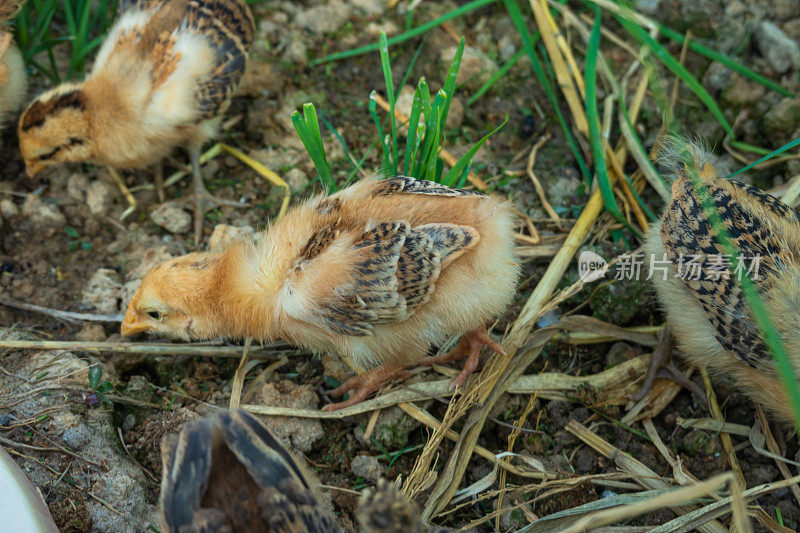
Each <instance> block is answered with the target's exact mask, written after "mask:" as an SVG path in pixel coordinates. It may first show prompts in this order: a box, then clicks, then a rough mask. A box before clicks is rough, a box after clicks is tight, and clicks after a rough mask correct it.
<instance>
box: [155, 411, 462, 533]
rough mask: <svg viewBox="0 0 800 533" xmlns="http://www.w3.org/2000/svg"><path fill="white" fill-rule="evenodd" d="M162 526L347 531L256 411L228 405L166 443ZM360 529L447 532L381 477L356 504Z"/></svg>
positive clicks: (365, 532)
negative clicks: (429, 522)
mask: <svg viewBox="0 0 800 533" xmlns="http://www.w3.org/2000/svg"><path fill="white" fill-rule="evenodd" d="M161 457H162V462H163V473H162V477H161V498H160V501H159V511H160V515H161V526H162V531H165V532H176V533H178V532H188V531H263V532H265V533H302V532H309V533H312V532H319V533H343V532H344V529H342V527H341V526H339V524H337V523H336V520H335V519H334V517H333V515H332V514H331V512H330V511H329V510H327V509H325V508H324V507H323V506H321V505H320V503H319V501H318V499H317V495H316V491H317V490H318V483H317V482H316V481H315V479H314V477H313V476H312V475H311V474H309V473H308V472H307V470H306V469H305V468H304V466H303V465H302V464H301V463H300V462H298V461H297V460H295V458H294V457H292V455H291V454H289V452H288V451H287V450H286V449H285V448H284V447H283V446H281V444H280V442H278V440H277V439H276V438H275V437H274V436H273V435H272V434H271V433H270V432H269V430H268V429H267V428H266V427H265V426H264V425H263V424H262V423H261V422H260V421H259V420H258V419H257V418H256V417H254V416H253V415H251V414H250V413H248V412H246V411H231V412H222V413H219V414H216V415H214V416H211V417H208V418H204V419H201V420H196V421H193V422H189V423H187V424H186V425H185V426H184V427H183V429H182V430H181V432H180V434H179V435H177V436H168V437H165V438H164V440H163V441H162V443H161ZM357 514H358V520H359V523H360V528H359V531H361V532H362V533H407V532H410V533H445V532H454V531H455V530H452V529H446V528H438V527H432V526H428V525H426V524H423V523H422V522H420V519H419V511H418V510H417V509H416V508H415V506H414V505H413V504H412V503H410V502H409V501H407V500H405V499H404V498H403V497H402V495H401V494H400V491H399V490H397V488H396V487H395V486H394V485H392V484H390V483H387V482H385V481H383V480H381V481H380V482H379V483H378V485H377V487H376V489H375V490H372V491H369V490H368V491H364V493H363V495H362V496H361V499H360V501H359V506H358V511H357Z"/></svg>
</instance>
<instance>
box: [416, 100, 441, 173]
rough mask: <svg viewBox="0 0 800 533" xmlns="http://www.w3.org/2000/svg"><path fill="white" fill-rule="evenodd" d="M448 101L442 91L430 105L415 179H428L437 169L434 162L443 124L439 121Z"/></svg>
mask: <svg viewBox="0 0 800 533" xmlns="http://www.w3.org/2000/svg"><path fill="white" fill-rule="evenodd" d="M423 98H424V94H423ZM446 99H447V95H446V94H445V92H444V91H443V90H441V89H440V90H439V91H438V92H437V93H436V98H434V99H433V104H431V105H430V111H429V114H428V115H427V116H426V117H425V118H426V120H425V133H424V136H423V139H422V147H421V150H422V151H421V154H422V157H420V159H419V161H418V163H417V167H416V173H415V174H414V176H415V177H423V178H424V179H428V178H427V176H430V174H429V172H433V170H434V169H435V166H433V163H432V160H435V159H436V157H438V153H439V141H440V139H441V133H440V131H439V130H440V128H441V122H440V121H439V119H440V118H441V116H442V108H443V106H444V101H445V100H446ZM423 106H424V103H423Z"/></svg>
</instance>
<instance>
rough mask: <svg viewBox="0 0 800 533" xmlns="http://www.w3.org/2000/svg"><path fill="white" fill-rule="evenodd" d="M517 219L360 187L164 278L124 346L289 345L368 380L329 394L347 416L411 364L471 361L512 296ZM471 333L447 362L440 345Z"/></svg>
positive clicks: (161, 274) (165, 270)
mask: <svg viewBox="0 0 800 533" xmlns="http://www.w3.org/2000/svg"><path fill="white" fill-rule="evenodd" d="M513 232H514V216H513V214H512V210H511V206H510V205H509V203H508V202H504V201H500V200H498V199H496V198H493V197H491V196H486V195H484V194H481V193H477V192H475V191H468V190H461V189H451V188H448V187H444V186H442V185H439V184H436V183H432V182H429V181H424V180H416V179H414V178H407V177H396V178H390V179H385V180H378V179H370V180H365V181H362V182H359V183H357V184H355V185H353V186H351V187H349V188H347V189H344V190H342V191H340V192H339V193H337V194H334V195H332V196H329V197H322V196H319V197H316V198H312V199H311V200H309V201H307V202H305V203H303V204H301V205H298V206H297V207H294V208H293V209H291V210H289V212H287V213H286V215H285V216H283V217H282V218H281V219H279V220H277V221H276V222H274V223H273V224H272V225H271V226H270V227H268V228H267V229H266V230H264V232H262V233H261V234H260V235H259V236H258V239H256V242H255V243H252V242H238V243H236V244H233V245H231V246H230V247H229V248H227V249H226V250H225V251H223V252H221V253H194V254H189V255H187V256H184V257H181V258H178V259H173V260H171V261H168V262H166V263H163V264H161V265H158V266H156V267H155V268H154V269H153V270H151V271H150V272H149V273H148V274H147V275H146V276H145V278H144V279H143V280H142V284H141V286H140V287H139V289H138V290H137V291H136V293H135V295H134V296H133V298H132V300H131V302H130V304H129V305H128V310H127V312H126V315H125V320H124V322H123V323H122V334H123V335H134V334H138V333H151V334H155V335H161V336H167V337H171V338H179V339H184V340H198V339H213V338H219V337H228V338H244V337H253V338H255V339H258V340H260V341H270V340H274V339H283V340H286V341H289V342H292V343H295V344H297V345H300V346H304V347H306V348H309V349H311V350H312V351H315V352H335V353H337V354H339V355H340V356H341V357H342V358H344V359H345V360H347V362H348V363H350V365H351V366H354V367H356V368H361V369H369V370H367V371H366V372H364V373H362V374H360V375H358V376H355V377H354V378H352V379H350V380H348V381H347V382H345V383H344V384H342V386H341V387H339V388H337V389H336V390H334V391H333V392H332V394H333V395H334V396H341V395H343V394H344V393H346V392H348V391H355V394H354V395H353V396H352V397H351V398H350V399H349V400H347V401H345V402H342V403H338V404H333V405H328V406H326V408H327V409H338V408H342V407H346V406H349V405H353V404H355V403H358V402H360V401H362V400H363V399H365V398H366V397H367V396H368V395H369V394H371V393H372V392H374V391H376V390H378V389H379V388H380V387H381V386H383V385H384V384H385V383H386V382H388V381H390V380H392V379H394V378H396V377H401V376H404V375H406V373H407V372H406V368H407V367H409V366H412V365H419V364H433V363H446V362H449V361H453V360H455V359H460V358H464V357H466V359H467V362H466V364H465V366H464V370H463V371H462V372H461V374H459V376H458V377H457V378H456V379H455V380H454V385H461V384H463V383H464V381H465V380H466V379H467V377H468V376H469V374H470V373H471V372H472V371H474V370H475V368H476V367H477V365H478V355H479V353H480V350H481V348H482V347H483V346H484V345H488V346H489V347H490V348H492V349H493V350H495V351H498V352H500V351H502V348H501V347H500V345H499V344H497V343H496V342H495V341H494V340H492V338H491V337H490V336H489V335H488V334H487V332H486V324H487V322H488V321H489V320H490V319H492V318H494V317H496V316H498V315H500V314H501V313H502V312H503V311H504V310H505V309H506V307H507V306H508V305H509V303H510V302H511V300H512V299H513V297H514V294H515V290H516V284H517V279H518V277H519V266H518V264H517V263H516V261H515V257H514V240H513ZM460 334H463V336H462V340H461V343H460V344H459V345H458V346H457V347H456V348H455V349H454V350H453V351H451V352H449V353H447V354H445V355H443V356H439V357H425V356H426V354H427V352H428V350H429V349H430V347H431V346H432V345H441V344H442V343H443V342H444V341H446V340H447V339H448V338H449V337H450V336H453V335H460Z"/></svg>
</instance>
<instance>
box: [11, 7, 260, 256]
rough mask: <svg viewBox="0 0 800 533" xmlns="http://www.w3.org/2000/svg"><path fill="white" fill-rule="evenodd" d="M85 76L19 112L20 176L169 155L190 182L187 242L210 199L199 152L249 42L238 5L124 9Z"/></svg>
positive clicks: (244, 12)
mask: <svg viewBox="0 0 800 533" xmlns="http://www.w3.org/2000/svg"><path fill="white" fill-rule="evenodd" d="M123 9H125V11H124V12H123V13H122V15H121V16H120V17H119V20H118V21H117V22H116V24H115V25H114V27H113V28H112V29H111V31H110V32H109V34H108V37H106V40H105V42H104V43H103V45H102V47H101V48H100V52H99V53H98V56H97V59H96V60H95V63H94V67H93V69H92V72H91V74H90V75H89V76H88V77H87V78H86V80H85V81H84V82H82V83H77V84H75V83H66V84H63V85H60V86H59V87H56V88H55V89H52V90H50V91H47V92H45V93H44V94H42V95H41V96H39V97H38V98H36V99H35V100H34V101H33V103H31V104H30V105H29V106H28V108H27V109H26V110H25V112H24V113H23V115H22V117H21V118H20V121H19V142H20V149H21V150H22V156H23V157H24V159H25V163H26V165H27V169H28V173H29V174H30V175H33V174H35V173H36V172H38V171H40V170H41V169H42V168H44V167H46V166H50V165H56V164H59V163H65V162H90V163H95V164H98V165H106V166H109V167H113V168H142V167H145V166H148V165H150V164H153V163H155V162H157V161H159V160H160V159H162V158H163V157H164V156H166V155H167V154H168V153H169V152H170V151H172V149H173V148H174V147H176V146H184V147H186V148H187V149H188V151H189V155H190V159H191V164H192V172H193V176H194V195H195V198H194V200H195V205H194V232H195V242H199V241H200V238H201V237H202V229H203V226H202V224H203V216H204V214H205V212H206V210H207V209H208V208H209V207H210V206H214V205H221V204H225V205H239V204H238V203H236V202H232V201H229V200H221V199H218V198H216V197H213V196H211V195H210V194H209V193H208V191H207V190H206V188H205V185H204V184H203V178H202V176H201V175H200V161H199V157H200V149H201V147H202V144H203V142H205V141H206V140H208V139H209V138H210V137H212V136H213V134H214V132H215V130H216V128H217V126H218V125H219V122H220V120H221V115H222V113H224V112H225V110H226V109H227V108H228V105H229V104H230V99H231V95H232V94H233V91H234V89H235V88H236V86H237V84H238V83H239V79H240V78H241V76H242V73H243V72H244V68H245V63H246V62H247V54H248V49H249V48H250V45H251V44H252V41H253V17H252V15H251V13H250V10H249V9H248V7H247V5H246V4H245V2H244V0H214V1H209V0H150V1H145V0H131V1H129V2H126V3H125V5H124V6H123Z"/></svg>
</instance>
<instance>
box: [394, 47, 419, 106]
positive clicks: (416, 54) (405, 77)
mask: <svg viewBox="0 0 800 533" xmlns="http://www.w3.org/2000/svg"><path fill="white" fill-rule="evenodd" d="M424 43H425V39H422V42H421V43H419V46H417V51H416V52H414V57H412V58H411V62H410V63H409V64H408V68H407V69H406V72H405V74H403V80H402V81H401V82H400V85H398V87H400V91H402V90H403V87H405V86H406V83H407V82H408V78H409V76H411V71H412V70H414V65H415V64H416V63H417V59H418V58H419V54H420V52H422V45H423V44H424ZM400 91H397V96H398V97H399V96H400Z"/></svg>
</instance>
